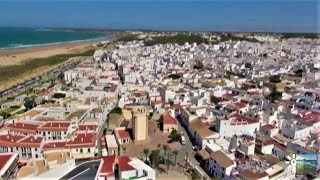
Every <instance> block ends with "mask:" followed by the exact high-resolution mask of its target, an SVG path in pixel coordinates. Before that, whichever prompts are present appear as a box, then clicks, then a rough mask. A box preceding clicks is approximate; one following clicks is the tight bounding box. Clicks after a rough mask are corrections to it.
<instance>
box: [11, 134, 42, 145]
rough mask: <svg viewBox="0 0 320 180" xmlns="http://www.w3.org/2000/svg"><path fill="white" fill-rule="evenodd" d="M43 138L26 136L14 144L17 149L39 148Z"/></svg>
mask: <svg viewBox="0 0 320 180" xmlns="http://www.w3.org/2000/svg"><path fill="white" fill-rule="evenodd" d="M42 140H43V138H42V137H38V136H26V137H25V138H23V139H21V140H19V141H18V142H17V143H16V146H18V147H40V145H41V143H42Z"/></svg>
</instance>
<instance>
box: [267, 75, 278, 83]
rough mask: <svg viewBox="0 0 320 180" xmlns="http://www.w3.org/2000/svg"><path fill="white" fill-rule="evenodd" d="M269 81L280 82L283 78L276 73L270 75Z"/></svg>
mask: <svg viewBox="0 0 320 180" xmlns="http://www.w3.org/2000/svg"><path fill="white" fill-rule="evenodd" d="M269 81H270V82H272V83H280V82H281V79H280V76H279V75H274V76H270V77H269Z"/></svg>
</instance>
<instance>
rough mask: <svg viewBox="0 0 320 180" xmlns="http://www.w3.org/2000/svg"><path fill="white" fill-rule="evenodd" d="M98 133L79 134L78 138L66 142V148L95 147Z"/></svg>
mask: <svg viewBox="0 0 320 180" xmlns="http://www.w3.org/2000/svg"><path fill="white" fill-rule="evenodd" d="M95 146H96V133H95V132H94V133H78V134H77V135H76V137H74V138H73V139H71V140H69V141H67V142H66V147H73V148H74V147H95Z"/></svg>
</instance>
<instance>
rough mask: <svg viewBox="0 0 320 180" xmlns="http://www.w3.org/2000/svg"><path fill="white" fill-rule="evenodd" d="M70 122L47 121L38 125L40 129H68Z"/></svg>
mask: <svg viewBox="0 0 320 180" xmlns="http://www.w3.org/2000/svg"><path fill="white" fill-rule="evenodd" d="M69 126H70V122H47V123H45V124H43V125H41V126H39V127H38V131H67V130H68V127H69Z"/></svg>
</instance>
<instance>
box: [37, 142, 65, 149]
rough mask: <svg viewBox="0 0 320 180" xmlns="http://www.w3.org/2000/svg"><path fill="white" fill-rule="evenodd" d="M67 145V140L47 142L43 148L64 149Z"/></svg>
mask: <svg viewBox="0 0 320 180" xmlns="http://www.w3.org/2000/svg"><path fill="white" fill-rule="evenodd" d="M65 146H66V142H65V141H55V142H47V143H45V144H44V145H43V149H42V150H50V149H62V148H64V147H65Z"/></svg>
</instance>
